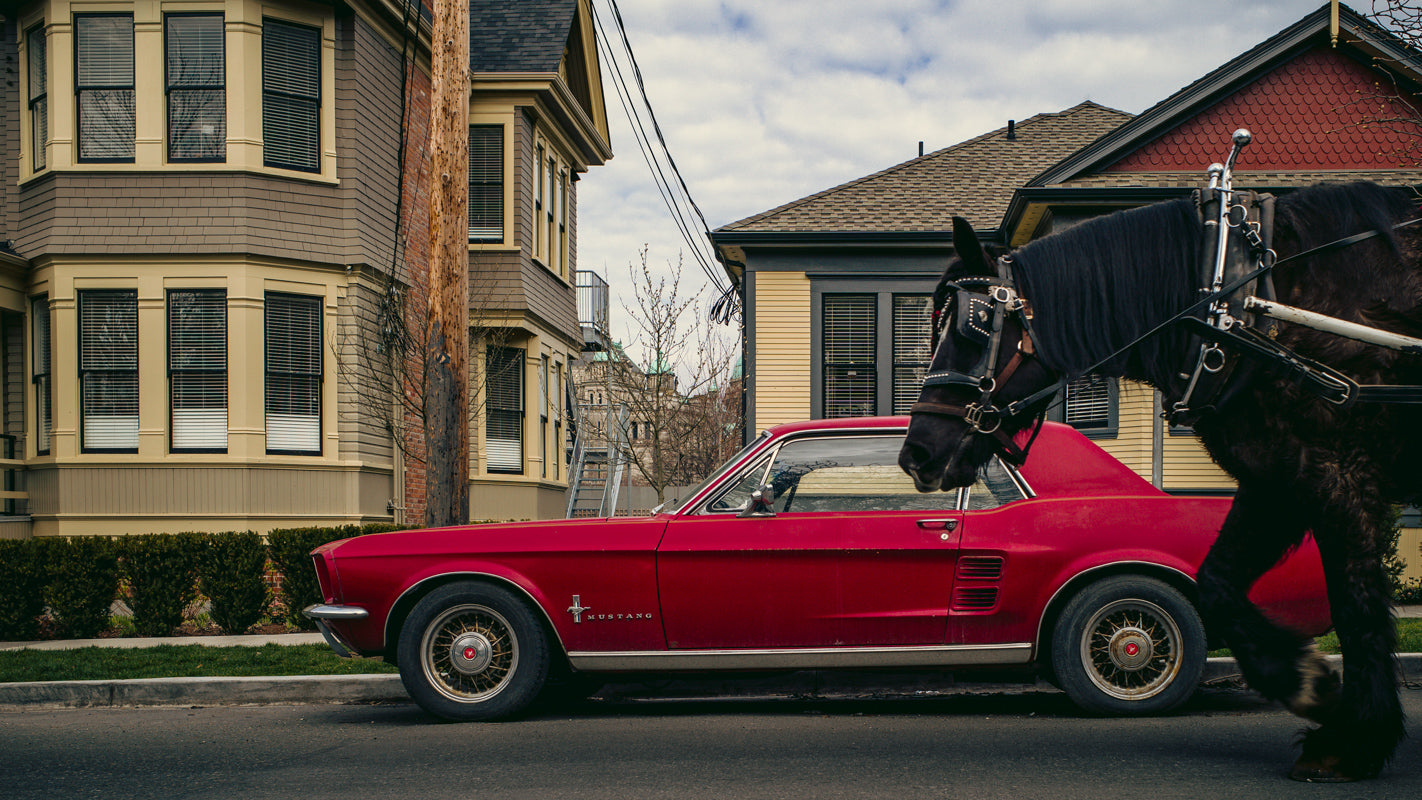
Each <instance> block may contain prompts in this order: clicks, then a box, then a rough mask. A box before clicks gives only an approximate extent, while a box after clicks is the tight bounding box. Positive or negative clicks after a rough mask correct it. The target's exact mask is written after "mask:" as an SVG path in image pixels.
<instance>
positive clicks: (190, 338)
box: [168, 289, 227, 452]
mask: <svg viewBox="0 0 1422 800" xmlns="http://www.w3.org/2000/svg"><path fill="white" fill-rule="evenodd" d="M168 397H169V413H170V414H171V417H170V418H171V421H172V442H171V447H172V449H173V450H174V451H184V450H185V451H206V452H225V451H226V450H227V293H226V292H224V291H223V290H221V289H182V290H172V291H169V292H168Z"/></svg>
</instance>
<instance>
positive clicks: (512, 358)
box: [484, 344, 529, 475]
mask: <svg viewBox="0 0 1422 800" xmlns="http://www.w3.org/2000/svg"><path fill="white" fill-rule="evenodd" d="M496 350H500V351H508V352H509V353H517V355H509V356H507V358H508V363H507V366H508V367H513V366H515V362H516V367H517V368H516V369H515V370H514V376H515V381H514V385H515V386H516V387H517V388H518V407H517V408H495V407H494V398H493V393H492V392H490V391H489V388H488V383H489V379H490V378H491V377H492V376H493V375H494V370H493V367H491V365H490V364H491V362H492V361H493V354H494V351H496ZM528 360H529V359H528V349H527V348H524V347H511V346H508V345H495V344H491V345H487V347H486V349H485V351H484V384H485V387H484V391H485V395H486V397H487V400H486V402H485V405H486V407H487V408H486V410H485V414H484V439H485V442H486V450H487V441H488V438H489V422H490V421H491V420H492V416H491V415H492V414H493V413H494V412H496V411H497V412H500V413H512V414H516V415H517V418H518V423H519V424H518V448H519V458H518V468H517V469H513V468H507V467H501V468H498V469H495V468H493V467H490V466H489V459H488V453H487V452H486V453H485V454H484V469H485V471H486V472H488V473H489V474H491V475H523V474H525V472H526V471H527V470H526V468H527V465H528V445H529V442H528V436H527V434H528V424H527V423H528V397H526V395H527V394H528V391H527V389H528V386H527V380H528ZM499 366H500V369H503V368H505V367H506V365H505V364H504V363H501V364H500V365H499Z"/></svg>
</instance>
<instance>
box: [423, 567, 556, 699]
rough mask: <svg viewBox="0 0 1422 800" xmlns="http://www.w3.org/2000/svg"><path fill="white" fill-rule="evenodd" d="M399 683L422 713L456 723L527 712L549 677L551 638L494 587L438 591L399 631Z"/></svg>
mask: <svg viewBox="0 0 1422 800" xmlns="http://www.w3.org/2000/svg"><path fill="white" fill-rule="evenodd" d="M396 660H397V661H398V662H399V665H400V680H401V681H402V682H403V683H404V684H405V691H407V692H409V694H410V697H411V698H413V699H414V701H415V702H416V703H418V704H419V705H420V707H421V708H423V709H424V710H426V711H428V712H429V713H431V714H434V715H435V716H437V717H443V718H445V719H449V720H456V721H461V722H462V721H474V720H495V719H504V718H507V717H511V716H513V715H515V714H517V713H519V712H520V711H523V710H524V709H526V708H527V707H528V706H529V704H530V703H532V702H533V700H534V698H535V697H537V696H538V692H539V690H541V689H542V688H543V683H544V681H545V680H546V679H547V677H548V637H547V636H546V635H545V634H544V632H543V628H542V626H541V625H539V623H538V619H537V618H536V617H535V616H534V615H533V612H532V611H531V610H530V609H529V607H528V605H527V604H526V603H524V602H523V601H522V600H521V599H519V598H518V597H516V596H515V595H514V594H513V593H511V592H509V591H508V590H506V589H503V588H500V587H498V586H493V585H490V584H484V583H474V582H464V583H452V584H449V585H447V586H441V587H440V588H438V589H435V590H434V591H433V592H430V593H429V594H428V595H426V596H425V598H424V599H422V600H420V602H419V603H417V604H416V605H415V608H414V610H412V611H411V612H410V616H409V618H408V619H406V620H405V625H404V627H403V628H402V629H401V631H400V641H399V645H398V650H397V659H396Z"/></svg>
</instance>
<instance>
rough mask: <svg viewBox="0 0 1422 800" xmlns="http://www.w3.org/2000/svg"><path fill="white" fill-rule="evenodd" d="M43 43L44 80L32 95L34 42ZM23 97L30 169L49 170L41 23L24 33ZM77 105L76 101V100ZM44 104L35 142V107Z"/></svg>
mask: <svg viewBox="0 0 1422 800" xmlns="http://www.w3.org/2000/svg"><path fill="white" fill-rule="evenodd" d="M36 41H39V42H44V45H43V47H44V58H43V59H42V61H43V63H44V79H43V80H42V81H41V82H40V87H39V89H40V90H39V93H38V94H35V93H34V88H35V87H34V83H35V77H34V73H33V68H32V65H33V64H34V47H35V42H36ZM25 96H26V99H27V102H28V104H29V109H30V140H31V141H30V148H31V150H32V152H31V153H30V169H31V170H32V171H34V172H39V171H40V170H42V169H48V168H49V154H48V153H47V152H46V150H45V142H46V141H48V140H49V38H48V37H47V36H45V33H44V22H43V21H41V22H39V23H36V24H35V25H32V26H30V27H29V28H28V29H27V30H26V31H25ZM75 102H76V103H77V102H78V100H77V99H76V100H75ZM41 103H43V104H44V139H43V140H40V141H35V138H36V137H35V134H36V133H38V131H37V130H36V128H37V126H36V124H35V106H37V105H39V104H41Z"/></svg>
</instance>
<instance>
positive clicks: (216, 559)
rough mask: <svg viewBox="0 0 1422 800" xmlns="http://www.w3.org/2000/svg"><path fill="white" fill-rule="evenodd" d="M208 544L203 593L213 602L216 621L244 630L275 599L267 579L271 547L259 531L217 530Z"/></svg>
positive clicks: (201, 561)
mask: <svg viewBox="0 0 1422 800" xmlns="http://www.w3.org/2000/svg"><path fill="white" fill-rule="evenodd" d="M204 545H205V546H204V547H203V550H202V557H201V558H200V559H199V561H198V572H199V574H200V575H201V581H202V593H203V594H205V595H207V599H208V600H209V601H210V602H211V603H212V608H211V610H210V611H209V613H210V614H211V616H212V621H213V622H216V623H217V625H218V626H219V627H220V628H222V630H223V631H224V632H226V633H231V634H237V633H244V632H246V630H247V629H248V628H250V627H252V626H253V625H255V624H257V622H258V621H259V620H260V619H261V618H262V615H263V614H265V613H266V611H267V605H268V604H269V603H270V601H271V598H270V596H269V595H268V594H267V584H266V581H265V580H264V579H263V578H264V575H265V574H266V571H267V548H266V547H265V546H264V545H263V544H262V537H261V536H259V535H258V534H257V533H256V532H255V531H245V532H232V533H214V534H211V535H209V536H208V537H206V539H205V541H204Z"/></svg>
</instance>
